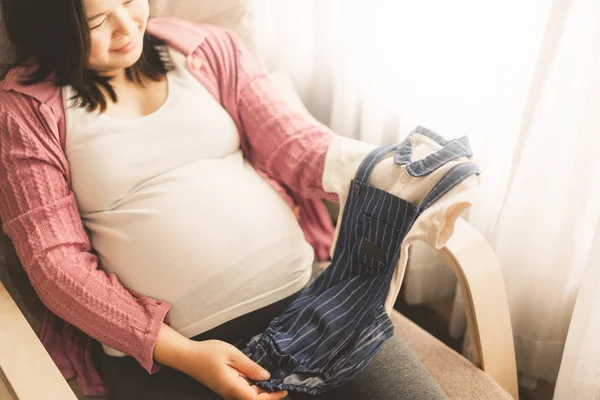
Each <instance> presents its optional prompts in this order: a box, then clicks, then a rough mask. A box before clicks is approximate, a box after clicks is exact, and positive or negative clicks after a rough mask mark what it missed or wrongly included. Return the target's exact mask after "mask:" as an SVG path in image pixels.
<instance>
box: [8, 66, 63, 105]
mask: <svg viewBox="0 0 600 400" xmlns="http://www.w3.org/2000/svg"><path fill="white" fill-rule="evenodd" d="M36 69H37V63H36V62H35V61H33V60H29V61H27V62H25V63H23V64H21V65H18V66H16V67H14V68H12V69H10V70H9V71H8V73H7V74H6V75H5V76H4V79H2V80H1V81H0V104H1V105H2V106H3V107H4V108H5V109H6V108H8V109H12V108H14V107H20V106H24V105H25V104H33V105H36V104H37V105H38V107H39V105H42V104H46V105H48V106H50V107H53V106H54V103H55V102H56V101H60V96H58V94H59V93H60V88H59V87H58V86H57V85H56V84H55V82H54V80H53V79H52V78H51V77H50V78H48V79H46V80H44V81H41V82H38V83H34V84H26V83H25V82H26V81H27V80H28V79H29V77H30V76H31V75H32V73H33V72H35V70H36Z"/></svg>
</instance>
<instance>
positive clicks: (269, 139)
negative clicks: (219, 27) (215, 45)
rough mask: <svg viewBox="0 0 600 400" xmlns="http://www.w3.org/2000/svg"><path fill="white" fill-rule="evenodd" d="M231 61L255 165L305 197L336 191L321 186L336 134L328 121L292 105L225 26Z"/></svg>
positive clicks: (229, 67) (334, 197) (331, 197)
mask: <svg viewBox="0 0 600 400" xmlns="http://www.w3.org/2000/svg"><path fill="white" fill-rule="evenodd" d="M222 34H223V35H225V36H226V39H227V40H222V41H221V42H220V43H226V45H227V48H226V51H227V52H226V54H230V55H231V57H226V58H227V59H229V58H231V59H232V60H233V61H231V64H230V65H227V66H226V68H223V69H222V70H223V71H226V73H227V75H229V76H225V77H224V78H223V77H222V79H224V80H227V81H229V82H234V84H235V85H236V93H237V101H238V103H237V105H238V110H239V116H240V120H241V123H242V125H243V128H244V131H245V134H246V138H247V141H248V144H249V145H250V152H251V157H252V158H253V162H254V164H255V165H258V166H259V167H260V168H261V169H263V170H264V171H265V172H267V173H268V174H269V175H270V176H271V177H273V178H275V179H276V180H278V181H280V182H282V183H284V184H285V185H286V186H288V187H289V188H290V189H292V190H293V191H295V192H297V193H299V194H301V195H302V196H303V197H306V198H327V199H329V200H333V201H337V195H336V194H333V193H328V192H326V191H325V190H324V189H323V170H324V166H325V158H326V156H327V151H328V149H329V146H330V144H331V142H332V140H333V139H334V137H336V135H335V134H334V133H333V132H332V131H331V130H330V129H329V128H327V127H326V126H325V125H323V124H320V123H318V122H316V121H315V120H314V119H312V118H310V117H308V116H307V115H305V114H303V113H301V112H298V111H296V110H294V109H293V108H291V107H290V106H289V105H288V104H287V102H286V101H285V100H284V99H283V97H282V96H281V95H280V93H279V90H278V89H277V88H276V87H275V85H274V83H273V82H272V81H271V80H270V78H269V77H268V76H267V74H266V73H265V71H264V70H263V69H262V67H261V66H260V65H259V64H258V62H257V61H256V60H255V59H254V57H253V56H252V55H251V54H250V52H249V51H248V49H247V48H246V47H245V45H244V44H243V43H242V42H241V40H240V39H238V38H237V36H235V34H234V33H232V32H231V31H223V32H222Z"/></svg>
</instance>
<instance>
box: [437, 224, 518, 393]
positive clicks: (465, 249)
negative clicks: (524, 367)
mask: <svg viewBox="0 0 600 400" xmlns="http://www.w3.org/2000/svg"><path fill="white" fill-rule="evenodd" d="M441 254H442V256H443V257H444V259H445V260H446V262H447V263H448V264H449V265H450V267H451V268H452V269H453V271H454V272H455V274H456V276H457V278H458V284H459V287H460V289H461V291H462V294H463V296H464V299H465V311H466V315H467V329H468V331H469V336H470V337H471V339H472V346H473V363H474V364H475V365H476V366H478V367H479V368H481V369H482V370H483V371H485V372H486V373H487V374H488V375H490V376H491V377H492V378H493V379H494V380H495V381H496V382H498V384H499V385H500V386H502V388H504V390H506V391H507V392H508V393H510V395H512V396H513V398H515V399H516V400H518V398H519V393H518V382H517V366H516V360H515V348H514V341H513V333H512V326H511V321H510V314H509V310H508V299H507V297H506V290H505V287H504V278H503V276H502V270H501V268H500V264H499V262H498V259H497V258H496V255H495V254H494V251H493V250H492V248H491V246H490V245H489V243H488V242H487V241H486V240H485V238H484V237H483V236H482V235H481V234H480V233H479V232H478V231H477V230H476V229H475V228H474V227H472V226H471V225H469V223H468V222H466V221H465V220H463V219H462V218H459V219H458V220H457V221H456V225H455V230H454V234H453V235H452V238H451V239H450V240H449V241H448V243H447V244H446V247H445V248H443V249H442V250H441Z"/></svg>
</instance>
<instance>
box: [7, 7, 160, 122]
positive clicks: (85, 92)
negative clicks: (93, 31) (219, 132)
mask: <svg viewBox="0 0 600 400" xmlns="http://www.w3.org/2000/svg"><path fill="white" fill-rule="evenodd" d="M0 10H1V11H2V16H3V23H4V27H5V29H6V33H7V34H8V39H9V41H10V42H11V44H12V45H13V46H15V48H16V51H17V63H16V64H15V66H16V65H20V64H22V63H24V62H26V61H27V60H29V59H30V58H31V57H33V58H35V60H36V61H37V63H38V68H37V70H36V71H34V72H33V73H32V74H31V75H30V76H28V77H26V78H25V79H24V80H23V82H21V84H23V85H32V84H35V83H38V82H41V81H44V80H46V79H48V78H50V77H51V76H53V78H54V79H55V83H56V85H57V86H59V87H62V86H66V85H71V86H72V87H73V88H74V89H75V92H76V94H77V95H76V98H77V100H78V102H79V106H81V107H87V108H88V109H89V110H90V111H94V110H97V109H100V111H102V112H104V111H106V107H107V99H106V97H105V96H104V94H103V93H102V91H101V90H100V88H101V87H102V88H104V89H105V90H106V92H107V93H108V95H109V97H110V99H111V100H112V101H113V102H117V100H118V99H117V94H116V93H115V90H114V89H113V87H112V86H111V84H110V78H108V77H102V76H100V75H98V74H97V73H95V72H94V71H91V70H89V69H88V68H87V63H88V58H89V54H90V43H91V39H90V28H89V25H88V21H87V16H86V13H85V9H84V5H83V0H0ZM163 44H164V43H163V42H161V41H160V40H159V39H157V38H155V37H154V36H152V35H150V34H148V33H146V34H145V35H144V49H143V52H142V55H141V57H140V59H139V60H138V61H137V62H136V63H135V64H134V65H132V66H131V67H129V68H127V69H126V70H125V74H126V76H127V78H128V79H129V80H130V81H132V82H135V83H137V84H140V85H143V78H148V79H150V80H154V81H159V80H161V79H162V78H163V76H164V75H165V74H166V73H167V72H168V71H169V70H170V69H171V65H170V63H169V61H168V57H167V56H166V53H165V51H164V48H163V47H162V45H163ZM161 49H163V50H161Z"/></svg>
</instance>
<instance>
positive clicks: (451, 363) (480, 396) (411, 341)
mask: <svg viewBox="0 0 600 400" xmlns="http://www.w3.org/2000/svg"><path fill="white" fill-rule="evenodd" d="M391 319H392V322H393V323H394V328H395V333H396V334H397V335H400V337H401V338H402V340H404V342H405V343H406V344H407V345H408V346H409V347H410V348H411V350H412V351H413V352H414V353H415V354H416V356H417V358H419V360H420V361H421V362H422V363H423V365H424V366H425V368H427V370H428V371H429V372H430V373H431V375H433V377H434V378H435V380H436V381H437V382H438V383H439V385H440V386H441V388H442V390H443V391H444V392H445V393H446V396H448V399H450V400H454V399H456V400H511V399H512V396H511V395H510V394H509V393H508V392H506V391H505V390H504V389H502V388H501V387H500V385H498V383H497V382H496V381H494V380H493V379H492V378H491V377H490V376H489V375H487V374H486V373H485V372H483V371H482V370H480V369H479V368H477V367H476V366H475V365H473V364H472V363H471V362H469V361H468V360H467V359H466V358H464V357H463V356H461V355H460V354H458V353H457V352H455V351H454V350H452V349H451V348H450V347H448V346H446V345H445V344H444V343H442V342H440V341H439V340H438V339H436V338H435V337H433V336H432V335H431V334H429V333H428V332H427V331H425V330H423V329H422V328H420V327H419V326H418V325H417V324H415V323H414V322H412V321H411V320H409V319H408V318H406V317H405V316H403V315H402V314H400V313H399V312H398V311H395V310H394V311H392V314H391Z"/></svg>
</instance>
